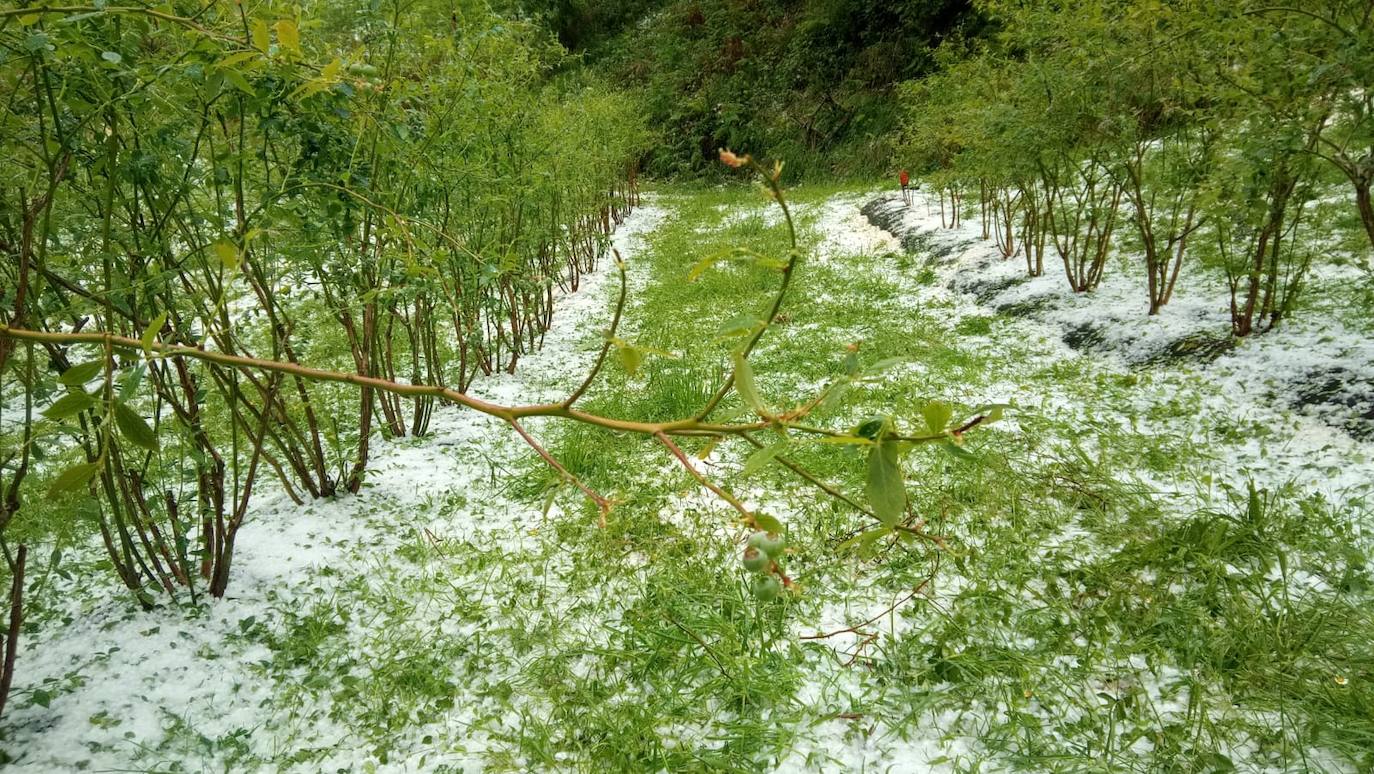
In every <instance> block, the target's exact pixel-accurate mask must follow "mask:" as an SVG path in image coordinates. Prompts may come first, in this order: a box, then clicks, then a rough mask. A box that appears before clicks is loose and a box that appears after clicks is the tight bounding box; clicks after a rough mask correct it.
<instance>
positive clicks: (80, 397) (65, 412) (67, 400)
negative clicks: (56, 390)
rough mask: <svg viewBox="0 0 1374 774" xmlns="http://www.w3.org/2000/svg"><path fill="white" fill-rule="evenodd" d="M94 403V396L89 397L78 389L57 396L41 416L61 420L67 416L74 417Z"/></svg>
mask: <svg viewBox="0 0 1374 774" xmlns="http://www.w3.org/2000/svg"><path fill="white" fill-rule="evenodd" d="M94 405H95V398H93V397H91V396H90V395H89V394H88V393H86V392H83V391H80V390H78V391H76V392H69V393H67V394H66V395H63V396H62V397H60V398H58V399H57V400H56V401H54V402H53V404H52V405H51V406H48V408H47V410H46V411H44V412H43V416H45V417H47V418H48V419H52V420H62V419H66V418H68V417H74V416H76V415H77V414H80V413H81V412H83V411H85V410H86V409H88V408H90V407H91V406H94Z"/></svg>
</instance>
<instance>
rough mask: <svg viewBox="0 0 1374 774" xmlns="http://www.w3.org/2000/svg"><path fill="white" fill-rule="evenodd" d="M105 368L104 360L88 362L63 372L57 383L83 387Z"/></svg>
mask: <svg viewBox="0 0 1374 774" xmlns="http://www.w3.org/2000/svg"><path fill="white" fill-rule="evenodd" d="M104 368H105V361H104V360H88V361H86V362H84V363H81V364H79V365H74V366H72V367H71V368H68V369H67V370H66V371H63V372H62V375H61V376H59V377H57V381H59V382H61V383H62V384H64V385H66V386H67V387H80V386H81V385H83V384H85V383H86V382H89V381H90V380H92V379H94V378H95V377H96V376H97V375H99V374H100V372H101V371H102V370H104Z"/></svg>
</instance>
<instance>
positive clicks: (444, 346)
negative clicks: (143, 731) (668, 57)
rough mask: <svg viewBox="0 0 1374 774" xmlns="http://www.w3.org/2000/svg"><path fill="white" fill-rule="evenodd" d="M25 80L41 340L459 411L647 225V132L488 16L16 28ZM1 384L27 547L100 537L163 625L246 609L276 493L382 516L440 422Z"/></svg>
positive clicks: (19, 138) (13, 132)
mask: <svg viewBox="0 0 1374 774" xmlns="http://www.w3.org/2000/svg"><path fill="white" fill-rule="evenodd" d="M188 9H189V10H188ZM0 49H3V52H4V53H0V94H3V96H4V99H3V101H0V158H3V159H4V162H3V163H2V164H0V255H3V259H0V301H2V302H3V303H0V323H3V324H4V325H7V326H12V327H13V328H22V329H27V330H32V331H38V332H56V333H67V334H70V333H72V332H79V331H83V330H90V331H100V332H105V333H111V334H114V335H118V336H124V337H131V338H134V339H142V340H143V341H144V342H145V343H148V344H151V342H153V341H159V342H162V343H166V344H175V345H184V346H188V347H195V348H202V349H210V350H214V351H216V352H220V353H224V354H226V355H233V356H239V357H244V358H258V359H261V360H264V361H276V362H287V363H291V364H299V363H309V364H310V365H312V366H317V367H325V368H330V369H334V370H336V371H345V372H350V373H355V374H357V375H358V376H359V377H369V378H374V379H381V380H386V381H389V382H409V383H412V384H426V385H436V386H443V387H448V388H451V389H454V390H457V391H460V392H461V391H465V390H466V389H467V388H468V386H469V385H470V384H472V382H473V380H474V379H477V378H480V377H481V375H483V374H490V373H492V372H495V371H499V370H511V369H514V368H515V367H516V365H517V363H518V362H519V360H520V358H521V357H522V356H523V355H524V354H525V353H528V352H529V351H531V350H532V349H533V348H535V347H537V346H538V345H539V342H540V339H541V337H542V334H543V331H544V330H545V329H546V328H547V326H548V325H549V322H550V319H551V315H552V313H553V303H554V298H555V295H556V291H557V290H558V289H560V288H562V289H567V290H571V289H575V288H576V286H577V284H578V280H579V277H580V276H581V275H582V274H583V273H584V272H586V271H588V270H590V269H592V268H593V267H594V266H595V264H596V262H597V260H598V259H599V258H600V257H601V256H602V255H603V253H604V251H605V249H606V245H607V237H608V235H609V233H610V231H611V229H612V228H613V227H614V225H615V224H616V223H618V222H619V221H620V220H621V219H622V218H623V217H624V215H625V214H626V212H627V211H628V210H629V208H630V207H631V206H632V205H633V204H634V203H635V201H636V193H635V176H634V170H635V166H636V163H637V159H638V158H639V157H640V156H641V155H642V152H643V149H644V148H645V147H646V142H647V140H646V138H647V134H648V133H647V130H646V127H645V125H644V122H643V121H642V120H641V118H640V117H639V110H638V107H637V105H636V104H635V103H634V102H633V100H631V99H630V98H628V97H626V96H624V95H623V94H621V93H619V92H617V91H615V90H613V89H610V88H608V87H606V86H604V85H600V84H599V83H597V82H594V81H589V80H585V79H581V78H579V77H577V76H576V75H572V74H568V73H560V72H559V70H560V67H561V65H562V64H563V62H564V59H565V57H566V53H565V52H564V50H563V49H562V48H561V47H560V46H559V45H558V44H557V42H556V41H555V40H554V39H553V38H552V37H551V36H550V35H549V34H548V33H547V32H546V31H544V30H543V29H542V28H540V27H538V26H536V25H532V24H522V23H519V22H512V21H511V20H509V19H505V18H501V17H498V16H496V15H494V14H492V13H491V12H489V11H485V10H476V9H474V8H469V7H464V8H463V9H455V7H453V6H451V4H449V3H441V2H424V1H422V2H419V3H413V2H399V0H397V1H396V2H381V3H373V4H370V5H369V4H358V3H352V2H327V3H311V4H307V5H304V6H291V7H287V6H280V7H278V6H274V5H273V4H261V5H258V6H255V7H254V10H252V11H250V10H249V9H248V7H247V6H245V5H241V4H218V5H210V6H205V7H199V6H197V7H196V8H194V9H190V7H189V6H187V8H186V9H183V8H182V6H181V5H178V4H173V5H172V6H168V7H158V8H153V7H151V6H149V7H142V6H137V5H128V6H109V7H97V8H93V9H58V8H35V9H18V10H7V11H0ZM146 354H148V353H145V355H146ZM0 385H3V397H4V401H3V402H4V404H5V406H4V408H3V411H5V412H7V413H8V416H7V417H6V419H7V420H9V421H6V422H4V423H3V432H4V434H5V435H4V444H3V456H0V465H3V467H2V468H0V494H3V497H0V540H3V536H4V534H5V530H6V529H7V528H9V532H10V533H11V534H14V530H16V529H17V530H20V531H21V532H29V533H31V534H48V533H47V529H48V527H50V526H51V525H45V524H43V523H41V522H42V521H43V519H44V518H45V517H53V518H54V520H70V516H69V514H70V513H72V512H73V511H74V512H75V513H76V514H78V515H79V516H80V517H81V518H80V521H81V522H83V523H85V524H89V525H91V528H92V529H94V530H95V531H98V533H99V535H100V536H101V538H102V540H103V542H104V545H105V547H106V549H107V551H108V555H109V560H110V562H111V565H112V566H113V568H114V570H115V572H116V573H117V574H118V576H119V579H120V580H121V581H122V582H123V584H124V585H126V586H127V587H128V588H129V589H130V590H132V591H133V592H134V593H135V594H136V595H137V596H138V598H139V599H141V600H143V601H144V602H145V603H151V602H152V601H153V599H154V595H156V594H158V593H160V592H163V593H167V594H173V595H180V594H183V593H189V594H190V595H191V597H195V596H196V595H197V594H198V593H201V592H202V591H204V592H208V593H209V594H211V595H214V596H220V595H222V594H224V592H225V589H226V588H227V586H228V584H229V578H230V568H231V564H232V557H233V547H234V540H235V535H236V533H237V531H238V528H239V526H240V525H241V524H242V523H243V521H244V519H245V517H246V516H247V515H248V514H249V512H250V504H251V502H252V500H253V497H254V493H255V492H256V491H258V489H260V488H261V483H262V480H263V479H264V477H265V478H269V479H273V480H275V482H276V483H277V484H278V485H279V486H280V488H281V489H283V490H284V491H285V492H286V493H287V494H288V495H289V496H290V497H292V498H294V499H295V500H296V501H297V502H303V501H304V500H306V499H308V498H313V497H328V496H332V495H334V494H336V493H341V492H343V491H350V492H356V491H358V489H359V487H360V486H361V485H362V482H363V480H364V477H365V476H366V473H367V468H368V460H369V442H370V439H371V438H372V437H373V435H374V434H375V433H376V432H377V431H380V433H381V434H382V435H384V436H391V437H394V436H402V435H406V434H417V435H418V434H423V433H425V432H426V430H427V427H428V423H429V417H430V411H431V409H432V406H433V401H434V397H433V396H426V395H416V396H414V397H402V396H399V395H396V394H390V393H385V392H381V391H379V390H376V389H372V388H370V387H368V386H366V385H364V386H363V387H362V388H361V389H360V390H354V389H353V388H352V387H350V386H349V385H338V384H323V383H319V382H312V381H310V380H307V379H305V378H299V377H295V376H291V375H288V374H283V373H280V372H264V371H260V370H253V369H249V368H241V367H236V366H233V365H228V364H224V363H214V362H202V361H199V360H194V359H190V358H185V357H180V356H170V357H147V356H145V357H138V356H135V355H130V354H129V353H127V352H124V351H122V350H117V349H114V348H111V347H110V346H108V345H106V346H105V347H103V349H102V347H100V346H90V345H72V344H70V343H68V342H61V341H47V342H42V341H39V342H33V341H29V342H25V343H17V342H16V341H15V340H14V339H13V338H6V337H0ZM45 407H46V408H45ZM16 415H18V416H19V417H20V419H21V420H22V421H20V422H14V421H13V420H14V418H15V416H16ZM36 471H37V472H36ZM58 471H60V472H58ZM54 473H56V475H54ZM17 516H19V517H20V518H18V519H17V520H16V517H17ZM26 519H27V520H28V521H30V522H31V523H30V524H25V523H24V522H25V521H26ZM12 522H13V523H12ZM21 537H22V536H21ZM6 554H7V555H8V554H9V551H8V543H6ZM12 567H13V565H12Z"/></svg>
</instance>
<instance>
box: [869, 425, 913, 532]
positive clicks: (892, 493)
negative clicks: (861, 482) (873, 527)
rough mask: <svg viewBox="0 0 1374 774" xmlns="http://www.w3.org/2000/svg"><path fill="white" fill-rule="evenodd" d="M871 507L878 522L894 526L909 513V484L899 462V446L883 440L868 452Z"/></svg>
mask: <svg viewBox="0 0 1374 774" xmlns="http://www.w3.org/2000/svg"><path fill="white" fill-rule="evenodd" d="M864 491H865V493H866V494H867V495H868V504H869V505H871V506H872V507H873V514H874V515H875V516H877V517H878V520H879V521H881V522H882V523H884V524H886V525H888V526H889V527H891V526H892V525H894V524H898V523H900V522H901V520H902V517H903V516H904V515H905V514H906V482H905V481H903V479H902V467H901V465H900V464H899V462H898V459H897V445H896V444H894V443H892V442H891V441H884V442H883V443H880V444H878V445H877V446H875V447H873V449H872V450H871V451H870V452H869V453H868V481H867V484H866V485H865V487H864Z"/></svg>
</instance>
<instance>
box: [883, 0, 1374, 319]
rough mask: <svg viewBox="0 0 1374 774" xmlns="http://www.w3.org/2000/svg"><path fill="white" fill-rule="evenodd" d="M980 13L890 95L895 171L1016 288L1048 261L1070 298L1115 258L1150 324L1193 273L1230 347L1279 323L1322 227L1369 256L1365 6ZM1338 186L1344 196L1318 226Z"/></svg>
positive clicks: (1215, 2) (1373, 59)
mask: <svg viewBox="0 0 1374 774" xmlns="http://www.w3.org/2000/svg"><path fill="white" fill-rule="evenodd" d="M980 6H981V7H980V10H981V11H982V12H983V13H985V14H987V16H988V18H989V19H991V20H992V22H993V23H994V24H996V26H997V28H998V30H999V33H998V34H997V35H996V36H995V37H993V38H990V39H987V40H986V41H984V42H983V43H982V44H981V45H980V46H979V49H978V51H977V52H976V53H975V54H974V55H971V56H955V55H953V54H951V56H950V57H949V58H948V59H947V60H946V61H944V62H943V63H942V67H941V69H940V71H939V72H938V73H937V74H935V75H932V76H930V77H928V78H925V79H923V80H920V81H916V82H913V83H910V84H908V85H907V86H906V87H905V99H906V103H907V106H908V118H907V121H906V124H905V127H904V132H903V149H904V158H906V159H909V160H910V161H911V163H913V164H914V165H915V169H918V170H919V171H921V172H923V173H924V174H925V175H926V176H927V177H928V179H929V180H930V182H931V184H932V185H933V186H934V187H935V188H937V189H938V190H939V191H940V192H941V194H940V195H941V197H942V200H948V201H949V202H950V205H951V209H953V210H957V209H958V202H959V201H960V200H962V199H964V198H972V197H975V196H976V197H977V200H978V201H979V202H980V204H981V209H980V212H981V216H982V221H983V229H984V233H985V235H991V236H992V237H993V238H995V239H996V240H997V243H998V245H999V247H1000V248H1001V249H1002V251H1003V253H1004V254H1005V255H1007V256H1008V257H1011V256H1013V255H1016V254H1020V255H1021V256H1023V257H1024V259H1025V261H1026V268H1027V272H1028V273H1029V274H1031V275H1039V274H1042V273H1043V272H1044V271H1045V260H1046V257H1045V256H1046V252H1047V251H1050V254H1051V256H1052V257H1051V259H1050V260H1051V261H1053V260H1054V259H1055V258H1057V259H1058V262H1059V263H1062V265H1063V270H1064V275H1065V278H1066V280H1067V282H1068V284H1069V286H1070V287H1071V288H1072V290H1073V291H1075V292H1085V291H1090V290H1092V289H1093V288H1095V287H1096V286H1097V284H1098V283H1099V282H1100V281H1101V279H1102V275H1103V272H1104V271H1105V270H1106V268H1107V265H1108V256H1109V255H1110V253H1111V250H1112V249H1113V244H1114V243H1115V242H1116V241H1122V242H1125V243H1127V244H1128V245H1129V246H1130V247H1131V248H1132V250H1133V252H1138V253H1139V254H1140V255H1142V256H1143V258H1144V266H1143V270H1144V271H1143V273H1144V274H1145V276H1146V278H1147V282H1146V283H1145V287H1146V289H1147V292H1148V298H1147V299H1142V300H1144V301H1148V308H1149V312H1150V314H1157V313H1158V312H1159V311H1160V310H1161V308H1162V307H1164V306H1165V305H1166V304H1167V303H1168V302H1169V299H1170V297H1171V296H1172V294H1173V291H1174V288H1175V287H1176V283H1177V282H1178V280H1179V277H1180V276H1181V275H1183V274H1184V272H1183V267H1184V266H1185V265H1186V264H1189V263H1192V262H1193V261H1199V262H1203V263H1208V264H1211V265H1214V266H1217V267H1220V269H1221V270H1222V271H1223V272H1224V273H1225V276H1226V277H1227V281H1228V286H1229V289H1230V308H1231V321H1232V332H1233V333H1234V334H1235V335H1236V336H1246V335H1249V334H1251V333H1254V332H1257V331H1263V330H1267V329H1269V328H1272V327H1273V326H1275V325H1277V324H1279V322H1280V321H1282V320H1283V319H1284V318H1285V317H1287V316H1289V315H1290V314H1291V313H1292V311H1293V309H1294V305H1295V302H1296V300H1297V299H1298V297H1299V295H1300V293H1301V291H1302V289H1303V287H1304V285H1305V283H1306V280H1307V278H1308V275H1309V269H1310V267H1311V265H1312V262H1313V260H1314V259H1316V258H1317V257H1318V256H1319V255H1321V254H1323V253H1325V252H1328V251H1330V250H1331V249H1332V246H1333V245H1336V246H1338V247H1339V246H1340V245H1341V244H1342V241H1341V240H1342V238H1343V237H1345V236H1346V235H1345V234H1342V233H1341V228H1340V225H1339V224H1340V222H1341V221H1342V220H1343V217H1342V211H1344V212H1346V213H1349V214H1350V215H1351V216H1354V217H1350V218H1348V219H1349V220H1351V221H1352V222H1358V223H1360V224H1362V226H1363V231H1364V235H1363V236H1367V238H1368V243H1369V244H1374V208H1371V206H1370V185H1371V183H1374V94H1371V92H1370V90H1369V88H1368V84H1370V83H1374V31H1371V30H1374V26H1371V23H1370V22H1371V19H1370V6H1369V5H1368V4H1367V3H1357V2H1342V1H1340V0H1337V1H1336V2H1330V3H1323V4H1322V7H1321V8H1320V9H1317V10H1309V9H1306V8H1299V7H1291V8H1290V7H1277V6H1273V5H1272V4H1266V3H1260V2H1241V3H1235V2H1222V1H1221V0H1209V1H1208V2H1200V3H1189V4H1184V5H1179V4H1175V3H1163V2H1159V3H1154V2H1151V3H1135V2H1132V3H1117V2H1108V1H1104V0H1073V1H1072V2H1069V3H1058V4H1053V5H1051V4H1022V3H1005V2H999V1H996V0H990V1H989V2H985V3H982V4H980ZM1338 181H1339V183H1340V184H1343V185H1344V186H1345V187H1346V190H1347V191H1350V192H1351V193H1353V197H1351V196H1348V195H1347V196H1344V197H1340V199H1341V202H1340V203H1339V205H1336V206H1335V209H1334V210H1333V209H1332V205H1329V204H1326V203H1324V202H1323V201H1322V194H1323V192H1324V191H1327V190H1329V189H1330V187H1331V186H1333V185H1336V184H1337V183H1338ZM1352 199H1353V206H1352V204H1351V201H1352ZM1323 207H1325V208H1326V210H1332V211H1324V210H1323ZM1356 217H1357V218H1358V221H1355V218H1356ZM1118 237H1124V239H1120V240H1118ZM1364 241H1365V240H1364V239H1363V237H1360V238H1358V239H1347V240H1346V242H1345V244H1348V245H1350V246H1352V247H1353V249H1355V250H1358V251H1363V250H1364V249H1366V248H1367V247H1368V246H1369V244H1361V243H1362V242H1364Z"/></svg>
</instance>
